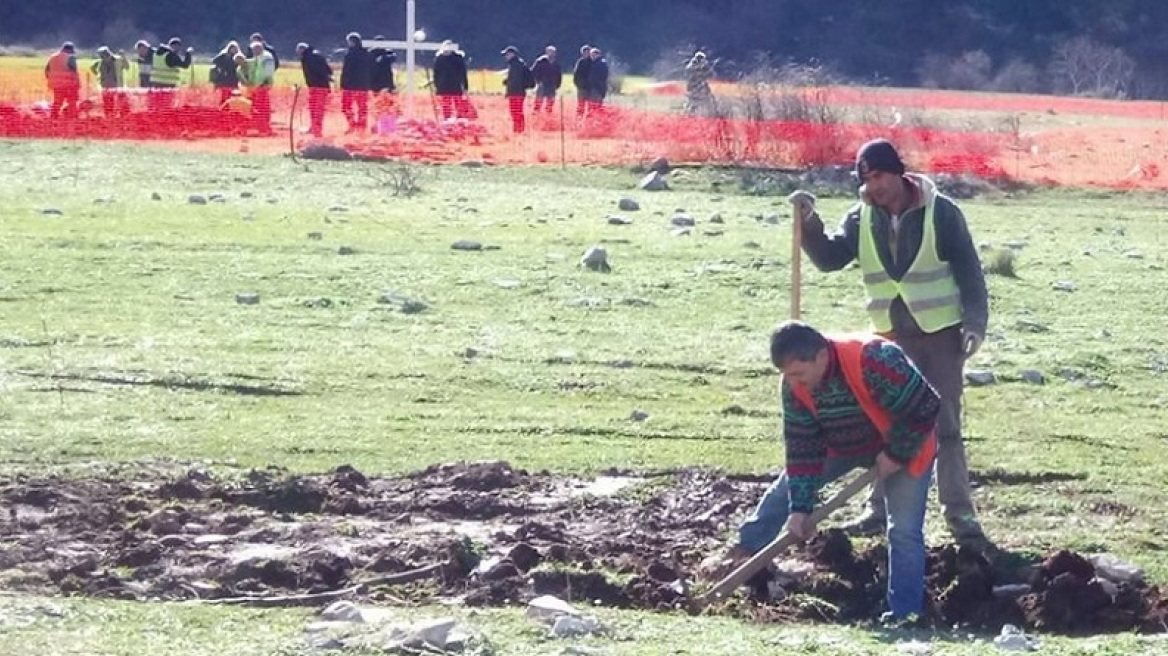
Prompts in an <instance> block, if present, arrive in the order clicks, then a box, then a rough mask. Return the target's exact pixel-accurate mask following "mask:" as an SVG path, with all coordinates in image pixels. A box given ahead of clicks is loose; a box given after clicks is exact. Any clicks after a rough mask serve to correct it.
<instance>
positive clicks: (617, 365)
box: [608, 359, 637, 369]
mask: <svg viewBox="0 0 1168 656" xmlns="http://www.w3.org/2000/svg"><path fill="white" fill-rule="evenodd" d="M608 366H610V367H612V368H613V369H632V368H633V367H635V366H637V364H636V363H635V362H633V361H632V360H623V359H622V360H613V361H612V362H610V363H608Z"/></svg>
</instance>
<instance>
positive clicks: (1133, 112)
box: [0, 85, 1168, 189]
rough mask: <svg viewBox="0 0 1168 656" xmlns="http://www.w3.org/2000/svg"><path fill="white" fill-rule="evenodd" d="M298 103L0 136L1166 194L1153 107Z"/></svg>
mask: <svg viewBox="0 0 1168 656" xmlns="http://www.w3.org/2000/svg"><path fill="white" fill-rule="evenodd" d="M299 93H300V95H299V97H298V98H297V99H296V110H295V111H293V99H294V94H295V92H294V90H292V89H285V88H277V89H273V90H272V91H271V108H272V118H271V120H270V122H267V123H265V124H264V125H257V124H256V123H255V122H254V121H253V120H251V119H249V118H247V117H245V116H243V115H241V114H239V113H236V112H233V111H231V110H229V109H224V108H221V104H222V100H223V97H222V96H221V95H220V93H219V92H217V91H216V90H214V89H211V88H209V87H195V88H182V89H179V90H177V91H172V92H164V93H159V92H156V91H150V90H144V89H126V90H119V91H116V92H112V93H106V94H104V95H103V94H101V92H100V91H98V92H94V93H90V94H85V93H84V92H83V93H82V96H83V97H82V98H81V100H80V103H79V105H78V107H77V111H76V112H75V113H73V112H70V111H64V112H61V113H60V114H59V115H54V114H55V113H54V111H53V109H54V108H53V102H52V96H51V95H50V94H49V93H47V92H40V91H23V92H21V93H13V92H11V91H9V92H7V93H4V94H0V137H6V138H25V139H89V140H132V141H140V142H156V143H157V142H165V143H166V145H167V147H181V148H186V149H197V150H204V151H212V152H240V151H247V152H251V153H261V154H276V153H281V152H287V151H288V150H289V149H290V148H296V149H297V150H300V149H302V148H304V147H305V146H306V145H308V144H310V143H313V142H324V143H328V144H332V145H337V146H341V147H343V148H345V149H347V150H349V151H350V152H352V153H354V154H356V155H358V156H364V157H374V158H376V157H387V158H406V159H411V160H416V161H427V162H449V161H460V160H467V159H482V160H486V161H491V162H495V163H500V164H556V165H572V164H613V165H627V164H636V163H643V162H646V161H649V160H652V159H654V158H656V157H660V156H664V157H667V158H669V159H670V160H671V161H678V162H706V163H717V164H742V165H765V166H776V167H790V168H798V167H806V166H822V165H832V164H848V163H850V161H851V159H852V157H853V154H854V152H855V149H856V147H857V146H858V145H859V144H860V143H862V142H863V141H864V140H866V139H869V138H872V137H876V136H885V137H888V138H890V139H892V140H893V141H894V142H896V143H897V144H898V146H899V147H900V148H901V150H902V152H903V153H904V155H905V157H906V159H908V160H909V162H910V163H911V165H912V166H913V167H914V168H916V169H918V170H924V171H930V172H947V173H971V174H975V175H978V176H982V177H1000V178H1012V179H1017V180H1020V181H1025V182H1034V183H1044V184H1051V185H1075V186H1105V187H1113V188H1151V189H1158V188H1168V176H1166V175H1163V174H1162V170H1161V168H1162V162H1163V161H1164V158H1165V155H1166V154H1168V135H1166V133H1165V129H1164V128H1166V127H1168V121H1166V120H1164V118H1163V112H1164V107H1163V104H1162V103H1154V102H1145V103H1140V102H1117V101H1103V100H1092V99H1082V98H1056V97H1051V96H1024V95H1017V96H1011V95H1001V94H999V95H989V94H986V95H979V94H967V93H954V92H938V91H924V90H880V89H858V88H849V87H833V88H827V89H809V90H806V91H805V92H804V93H807V94H809V97H813V99H814V100H815V101H816V102H829V103H831V104H832V105H833V106H838V107H841V108H852V109H853V110H855V109H856V108H858V107H862V108H866V110H865V111H861V112H857V111H853V112H852V114H853V115H858V116H868V117H876V118H877V119H880V120H881V121H882V122H877V120H876V119H872V118H869V119H868V122H845V123H820V122H812V121H747V120H729V119H717V118H703V117H695V116H686V115H683V114H681V113H678V112H670V111H666V110H653V109H647V108H633V107H629V106H628V105H627V102H626V103H625V104H622V105H612V104H609V105H605V106H590V107H588V108H587V111H586V112H585V113H584V114H583V115H581V114H578V112H577V102H576V99H575V97H574V96H571V95H568V96H567V97H561V98H559V99H558V100H557V102H556V104H555V105H554V106H553V107H552V109H551V110H550V111H547V110H546V109H545V110H544V111H541V112H538V113H537V112H534V111H533V107H532V104H533V99H532V98H530V97H529V98H528V99H527V101H526V103H525V105H524V116H525V123H526V126H525V130H524V131H523V132H522V133H516V132H515V130H514V128H513V124H512V117H511V114H510V111H509V106H508V103H507V100H506V99H505V98H503V97H501V96H487V95H479V96H473V97H471V98H470V99H469V102H470V109H471V113H472V114H473V118H469V119H468V118H455V119H450V120H443V119H442V107H441V104H440V103H439V102H437V101H436V100H434V99H433V98H432V97H430V96H429V95H420V96H418V97H417V98H416V100H415V103H416V104H415V108H414V116H413V117H412V118H406V117H402V116H401V115H400V108H393V107H387V105H391V104H392V103H389V102H387V101H385V100H382V101H380V102H379V101H377V100H375V99H371V100H370V102H369V104H368V115H367V117H366V121H365V125H366V129H365V130H364V131H359V132H351V131H350V130H349V129H348V122H347V119H346V118H345V116H343V114H342V110H341V94H340V92H336V91H334V92H332V93H331V94H330V97H329V99H328V102H327V104H326V118H325V122H324V130H323V137H322V138H320V139H317V138H315V137H312V136H311V135H309V134H307V131H308V130H307V128H308V127H309V115H308V104H309V103H308V98H307V93H306V91H305V90H301V91H300V92H299ZM678 93H680V89H679V88H677V86H676V85H674V86H668V85H662V86H660V87H655V88H652V89H649V91H648V95H649V96H655V95H667V96H670V95H676V94H678ZM658 104H661V103H658ZM917 111H919V112H933V113H934V114H937V113H938V112H939V113H941V114H944V113H945V112H950V113H951V114H952V115H953V116H960V114H959V112H971V113H976V112H983V113H985V112H997V113H998V115H999V116H1015V117H1017V121H1016V122H1015V123H1012V124H1006V123H1002V122H1000V124H999V125H993V126H990V127H988V128H987V127H984V126H983V127H971V128H970V129H964V130H958V129H939V128H934V127H916V126H914V125H911V124H910V123H912V121H905V122H904V123H902V124H899V125H897V124H895V123H896V121H894V120H892V119H891V117H892V116H894V115H897V116H899V115H901V114H906V113H911V112H917ZM886 117H887V118H889V120H888V121H883V119H884V118H886ZM1044 118H1045V119H1046V120H1045V121H1044ZM1056 118H1057V120H1056ZM918 122H919V121H918ZM950 122H957V123H960V121H950ZM967 122H968V123H969V124H970V125H976V121H973V120H969V121H967ZM1030 126H1034V127H1033V128H1032V129H1028V128H1029V127H1030Z"/></svg>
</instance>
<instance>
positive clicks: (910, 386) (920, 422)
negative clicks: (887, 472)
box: [782, 342, 941, 513]
mask: <svg viewBox="0 0 1168 656" xmlns="http://www.w3.org/2000/svg"><path fill="white" fill-rule="evenodd" d="M829 352H830V356H831V361H830V364H829V365H828V370H827V373H826V374H825V375H824V377H823V380H822V381H821V382H820V384H819V386H818V387H816V388H815V389H814V390H811V396H812V398H813V399H814V400H815V408H816V411H815V413H813V412H812V410H811V408H808V407H807V406H805V405H804V404H803V403H802V402H800V401H799V399H797V398H795V395H794V394H793V393H792V392H791V388H790V386H788V385H787V383H786V381H784V382H783V386H782V389H783V391H782V393H783V435H784V441H785V442H786V449H787V479H788V484H789V486H790V491H791V495H790V496H791V508H790V510H791V512H793V513H795V512H798V513H809V512H811V511H812V510H813V509H814V508H815V501H816V497H817V496H818V494H819V488H820V486H821V485H822V484H823V481H822V480H821V476H822V474H823V470H824V463H825V462H826V460H827V457H828V454H829V452H830V454H831V455H832V456H837V457H856V456H859V457H862V456H873V457H874V456H875V455H876V454H877V453H879V452H881V451H884V452H885V453H887V454H888V456H889V457H891V458H892V459H893V460H895V461H896V462H899V463H901V464H907V463H908V462H909V461H910V460H912V458H913V457H914V456H915V455H916V454H917V452H918V451H920V448H921V446H922V445H923V444H924V443H925V440H926V438H927V437H928V435H929V433H930V432H931V431H932V430H933V427H934V426H935V425H936V422H937V415H938V413H939V412H940V409H941V403H940V398H939V397H938V395H937V392H936V391H935V390H934V389H933V387H932V386H931V385H929V383H928V382H927V381H926V380H925V378H924V376H922V375H921V372H920V371H919V370H918V369H917V368H916V365H914V364H913V363H912V361H911V360H909V359H908V356H906V355H905V354H904V351H902V350H901V349H900V347H899V346H897V345H896V344H893V343H892V342H876V343H872V344H868V345H866V346H865V347H864V350H863V352H862V358H863V370H864V381H865V382H866V383H867V385H868V391H869V392H870V393H871V394H872V399H873V400H874V401H875V402H876V403H877V404H879V405H881V406H882V407H884V408H885V409H886V410H888V412H889V414H890V415H891V416H892V426H891V428H889V430H888V435H887V440H885V438H884V437H882V436H881V435H880V432H879V431H878V430H877V429H876V426H875V425H874V424H873V423H872V421H871V420H869V419H868V416H867V415H866V414H864V411H863V409H862V408H861V407H860V403H859V402H858V401H857V400H856V396H855V394H853V393H852V390H851V388H849V387H848V384H847V381H846V380H845V379H844V373H843V370H842V369H841V368H840V365H839V361H838V359H837V357H836V354H835V350H834V349H831V350H830V351H829ZM817 415H818V416H817Z"/></svg>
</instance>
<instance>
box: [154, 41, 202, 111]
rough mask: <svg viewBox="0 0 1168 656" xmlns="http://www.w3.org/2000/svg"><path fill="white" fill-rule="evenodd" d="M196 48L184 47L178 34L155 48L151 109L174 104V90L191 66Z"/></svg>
mask: <svg viewBox="0 0 1168 656" xmlns="http://www.w3.org/2000/svg"><path fill="white" fill-rule="evenodd" d="M194 51H195V49H194V48H187V49H186V50H185V51H183V49H182V39H180V38H178V37H177V36H176V37H174V38H172V39H171V40H170V41H167V42H166V45H164V46H158V48H156V49H155V50H154V53H153V56H152V61H151V66H150V87H151V89H153V92H152V93H151V94H150V96H149V98H150V99H151V103H150V105H151V110H155V109H164V108H167V107H171V106H172V105H173V104H174V90H175V88H177V87H178V85H179V83H180V82H181V81H182V72H183V71H184V70H187V69H189V68H190V67H191V53H192V52H194Z"/></svg>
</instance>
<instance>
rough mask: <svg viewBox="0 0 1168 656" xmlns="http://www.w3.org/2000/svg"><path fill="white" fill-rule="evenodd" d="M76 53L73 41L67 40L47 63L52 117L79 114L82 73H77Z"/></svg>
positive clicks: (71, 116) (46, 75)
mask: <svg viewBox="0 0 1168 656" xmlns="http://www.w3.org/2000/svg"><path fill="white" fill-rule="evenodd" d="M76 53H77V50H76V49H75V48H74V47H73V42H72V41H66V42H65V43H63V44H61V48H60V49H59V50H57V52H55V53H53V55H52V56H51V57H49V61H48V62H47V63H46V64H45V79H46V80H47V81H48V84H49V91H51V92H52V94H53V104H52V106H51V108H50V109H49V116H50V117H51V118H57V117H58V116H62V115H63V116H65V117H66V118H73V117H75V116H77V103H78V102H79V101H80V100H81V75H80V74H78V73H77V54H76Z"/></svg>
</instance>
